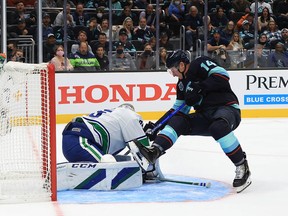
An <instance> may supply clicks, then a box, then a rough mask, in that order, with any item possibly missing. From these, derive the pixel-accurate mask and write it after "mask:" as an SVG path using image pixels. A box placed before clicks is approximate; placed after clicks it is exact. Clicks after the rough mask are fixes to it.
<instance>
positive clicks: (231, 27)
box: [221, 20, 235, 41]
mask: <svg viewBox="0 0 288 216" xmlns="http://www.w3.org/2000/svg"><path fill="white" fill-rule="evenodd" d="M234 32H235V23H234V22H233V21H231V20H230V21H229V22H228V23H227V25H226V27H225V28H224V29H223V30H222V31H221V35H222V37H224V38H225V39H226V40H228V41H230V40H231V39H232V36H233V34H234Z"/></svg>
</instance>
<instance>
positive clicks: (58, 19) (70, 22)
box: [54, 4, 75, 27]
mask: <svg viewBox="0 0 288 216" xmlns="http://www.w3.org/2000/svg"><path fill="white" fill-rule="evenodd" d="M62 7H63V6H62ZM66 12H67V15H66V16H67V19H66V22H67V26H68V27H74V26H75V21H74V19H73V16H72V14H71V6H70V4H67V5H66ZM63 13H64V11H63V10H62V11H61V12H59V13H58V14H57V16H56V18H55V20H54V26H61V27H63V26H64V14H63Z"/></svg>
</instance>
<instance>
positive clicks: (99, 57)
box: [95, 46, 109, 71]
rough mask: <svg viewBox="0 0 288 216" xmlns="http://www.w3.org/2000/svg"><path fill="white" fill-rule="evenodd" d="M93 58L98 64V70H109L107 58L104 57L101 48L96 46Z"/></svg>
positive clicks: (103, 51)
mask: <svg viewBox="0 0 288 216" xmlns="http://www.w3.org/2000/svg"><path fill="white" fill-rule="evenodd" d="M95 57H96V59H97V60H98V62H99V64H100V70H103V71H108V70H109V58H108V56H106V55H105V50H104V47H103V46H98V47H97V49H96V52H95Z"/></svg>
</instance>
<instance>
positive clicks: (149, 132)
mask: <svg viewBox="0 0 288 216" xmlns="http://www.w3.org/2000/svg"><path fill="white" fill-rule="evenodd" d="M155 127H156V125H155V124H154V123H153V122H151V121H149V122H148V123H147V124H145V126H144V128H143V130H144V132H145V133H146V136H147V137H148V138H149V140H150V141H153V140H155V138H156V136H157V131H154V132H152V130H153V129H154V128H155Z"/></svg>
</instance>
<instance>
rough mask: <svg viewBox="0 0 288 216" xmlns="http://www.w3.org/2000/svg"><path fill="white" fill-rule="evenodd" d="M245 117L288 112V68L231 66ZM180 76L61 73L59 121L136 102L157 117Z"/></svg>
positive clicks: (167, 105)
mask: <svg viewBox="0 0 288 216" xmlns="http://www.w3.org/2000/svg"><path fill="white" fill-rule="evenodd" d="M229 75H230V82H231V86H232V89H233V90H234V92H235V94H236V95H237V96H238V99H239V102H240V107H241V109H242V116H243V117H288V91H287V89H288V73H287V71H286V70H277V71H273V70H263V71H259V70H257V71H230V72H229ZM177 79H178V78H175V77H172V76H171V75H170V74H169V73H167V72H134V73H132V72H126V73H125V72H124V73H57V74H56V105H57V117H58V118H57V121H58V122H67V121H69V120H70V118H71V117H73V116H76V115H83V114H87V113H91V112H94V111H96V110H99V109H105V108H113V107H116V106H118V105H120V104H122V103H132V104H133V105H134V106H135V108H136V111H137V112H139V113H141V114H142V115H143V117H144V119H154V118H155V119H157V118H158V117H160V116H161V115H162V114H163V113H164V112H165V111H167V110H168V109H170V108H171V107H172V105H173V103H174V101H175V97H176V83H177Z"/></svg>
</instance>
